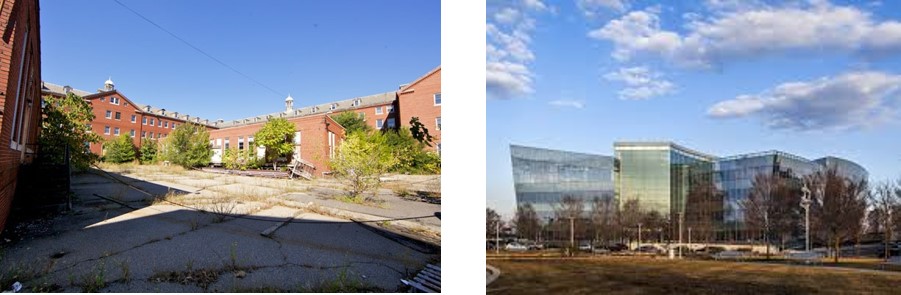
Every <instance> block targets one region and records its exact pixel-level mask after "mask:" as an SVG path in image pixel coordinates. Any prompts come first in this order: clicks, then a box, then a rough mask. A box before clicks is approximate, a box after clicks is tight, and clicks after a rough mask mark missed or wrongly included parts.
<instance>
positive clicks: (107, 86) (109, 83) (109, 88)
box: [103, 77, 116, 91]
mask: <svg viewBox="0 0 901 295" xmlns="http://www.w3.org/2000/svg"><path fill="white" fill-rule="evenodd" d="M103 89H104V90H106V91H112V90H114V89H116V84H115V83H113V77H109V78H108V79H106V82H103Z"/></svg>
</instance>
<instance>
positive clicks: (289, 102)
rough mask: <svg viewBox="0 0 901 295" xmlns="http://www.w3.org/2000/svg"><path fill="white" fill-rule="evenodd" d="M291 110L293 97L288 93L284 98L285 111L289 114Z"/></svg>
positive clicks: (292, 109) (292, 108)
mask: <svg viewBox="0 0 901 295" xmlns="http://www.w3.org/2000/svg"><path fill="white" fill-rule="evenodd" d="M292 111H294V98H293V97H291V94H288V98H285V113H286V114H290V113H291V112H292Z"/></svg>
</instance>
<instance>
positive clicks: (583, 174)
mask: <svg viewBox="0 0 901 295" xmlns="http://www.w3.org/2000/svg"><path fill="white" fill-rule="evenodd" d="M510 155H511V160H512V166H513V183H514V189H515V191H516V203H517V205H520V204H524V203H531V204H532V206H533V207H534V208H535V210H536V211H537V212H538V215H539V216H541V218H542V219H545V220H546V218H553V217H554V208H555V207H556V206H559V204H560V200H561V199H563V197H564V196H568V195H569V196H574V197H576V198H580V199H582V200H583V201H584V202H585V206H584V207H585V210H586V212H588V211H589V210H590V209H589V208H590V207H591V206H590V203H591V201H592V200H593V199H594V198H595V197H599V198H605V197H606V198H611V197H613V157H609V156H599V155H591V154H583V153H573V152H565V151H557V150H549V149H541V148H533V147H525V146H517V145H511V146H510Z"/></svg>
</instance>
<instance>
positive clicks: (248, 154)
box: [222, 143, 264, 170]
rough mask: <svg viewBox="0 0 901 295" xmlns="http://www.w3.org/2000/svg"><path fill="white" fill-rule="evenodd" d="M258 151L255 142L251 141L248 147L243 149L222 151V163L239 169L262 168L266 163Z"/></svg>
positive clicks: (230, 167)
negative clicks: (258, 154)
mask: <svg viewBox="0 0 901 295" xmlns="http://www.w3.org/2000/svg"><path fill="white" fill-rule="evenodd" d="M256 151H257V147H256V144H255V143H251V144H250V146H249V147H248V148H245V149H242V150H238V149H226V150H225V152H223V153H222V165H223V166H225V168H228V169H239V170H247V169H257V168H260V166H262V165H263V164H264V163H263V161H264V160H263V159H261V158H260V157H258V156H257V154H256Z"/></svg>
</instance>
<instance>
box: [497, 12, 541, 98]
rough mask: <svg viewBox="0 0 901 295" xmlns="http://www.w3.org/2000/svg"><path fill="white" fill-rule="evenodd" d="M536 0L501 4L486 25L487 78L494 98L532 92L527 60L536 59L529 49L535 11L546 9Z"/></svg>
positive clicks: (517, 95)
mask: <svg viewBox="0 0 901 295" xmlns="http://www.w3.org/2000/svg"><path fill="white" fill-rule="evenodd" d="M548 10H549V8H548V6H547V5H545V4H544V3H542V2H541V1H539V0H531V1H530V0H522V1H519V2H517V4H514V5H513V6H507V7H501V8H499V9H497V10H496V12H495V13H494V14H493V20H492V19H491V18H489V21H488V23H487V24H486V35H487V44H486V56H487V64H486V81H485V83H486V84H485V86H486V88H487V90H488V93H489V94H490V96H491V97H493V98H501V99H505V98H513V97H519V96H524V95H528V94H530V93H532V92H533V91H534V90H533V88H532V77H533V76H534V75H533V74H532V72H531V70H530V69H529V63H531V62H532V61H533V60H535V54H534V53H533V52H532V49H531V48H530V44H531V42H532V36H531V34H532V31H533V30H534V29H535V19H534V17H533V16H532V14H534V13H539V12H543V11H548Z"/></svg>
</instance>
